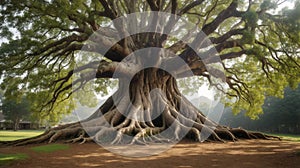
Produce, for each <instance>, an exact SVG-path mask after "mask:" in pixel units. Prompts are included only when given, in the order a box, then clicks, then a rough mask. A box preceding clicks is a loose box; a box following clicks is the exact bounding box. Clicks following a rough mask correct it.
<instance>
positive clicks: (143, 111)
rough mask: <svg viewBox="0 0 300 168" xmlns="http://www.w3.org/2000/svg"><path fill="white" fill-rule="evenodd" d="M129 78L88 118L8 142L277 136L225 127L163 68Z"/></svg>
mask: <svg viewBox="0 0 300 168" xmlns="http://www.w3.org/2000/svg"><path fill="white" fill-rule="evenodd" d="M128 80H129V79H126V78H121V79H119V89H118V90H117V92H116V93H114V94H113V96H112V97H110V98H108V100H107V101H106V102H105V103H104V104H103V105H102V106H101V107H100V108H99V109H98V110H97V111H96V112H94V113H93V114H92V115H91V116H90V117H89V118H87V119H86V120H83V121H80V122H76V123H72V124H67V125H62V126H59V127H56V128H52V129H50V130H49V131H47V132H45V133H44V134H42V135H40V136H38V137H34V138H29V139H25V140H18V141H14V142H12V143H8V144H13V145H25V144H31V143H40V142H48V143H51V142H55V141H59V140H63V141H66V142H82V143H84V142H87V141H92V140H94V141H96V142H99V143H105V144H106V143H109V144H148V143H162V142H176V141H179V140H180V139H182V138H189V139H193V140H195V141H200V142H203V141H221V142H225V141H236V140H238V139H240V138H242V139H252V138H255V139H256V138H261V139H269V138H276V137H273V136H269V135H264V134H262V133H258V132H249V131H246V130H244V129H241V128H229V127H225V126H221V125H219V124H217V123H215V122H213V121H211V120H209V119H208V118H206V117H205V116H204V114H203V113H202V112H201V111H199V110H198V109H197V108H196V107H194V106H193V105H192V104H191V103H190V102H189V101H188V100H187V99H186V98H185V97H184V96H183V95H182V94H181V93H180V91H179V89H178V87H177V83H176V79H175V78H174V77H173V76H172V75H170V74H169V73H167V72H165V71H163V70H160V69H156V68H148V69H144V70H142V71H140V72H138V73H137V74H136V75H135V76H134V77H133V79H132V80H131V81H130V82H129V81H128ZM127 84H128V85H129V86H128V85H127ZM166 131H167V132H166Z"/></svg>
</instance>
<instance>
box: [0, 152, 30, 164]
mask: <svg viewBox="0 0 300 168" xmlns="http://www.w3.org/2000/svg"><path fill="white" fill-rule="evenodd" d="M27 158H29V157H28V155H26V154H24V153H16V154H0V166H1V165H6V164H9V163H11V162H13V161H16V160H24V159H27Z"/></svg>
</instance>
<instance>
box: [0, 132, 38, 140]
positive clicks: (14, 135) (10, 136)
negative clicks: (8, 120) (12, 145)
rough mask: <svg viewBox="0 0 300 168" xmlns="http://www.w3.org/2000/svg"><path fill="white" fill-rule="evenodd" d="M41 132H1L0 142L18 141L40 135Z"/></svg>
mask: <svg viewBox="0 0 300 168" xmlns="http://www.w3.org/2000/svg"><path fill="white" fill-rule="evenodd" d="M43 132H44V131H43V130H19V131H12V130H1V131H0V141H13V140H18V139H24V138H29V137H34V136H37V135H40V134H42V133H43Z"/></svg>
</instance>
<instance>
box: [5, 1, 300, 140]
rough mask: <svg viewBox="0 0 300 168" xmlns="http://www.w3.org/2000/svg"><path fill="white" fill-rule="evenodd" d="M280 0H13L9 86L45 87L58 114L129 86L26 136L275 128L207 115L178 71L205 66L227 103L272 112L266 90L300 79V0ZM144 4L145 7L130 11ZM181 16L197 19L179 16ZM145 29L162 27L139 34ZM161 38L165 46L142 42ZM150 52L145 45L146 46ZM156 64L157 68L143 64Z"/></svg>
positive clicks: (109, 136)
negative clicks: (285, 2)
mask: <svg viewBox="0 0 300 168" xmlns="http://www.w3.org/2000/svg"><path fill="white" fill-rule="evenodd" d="M280 4H281V2H280V1H271V0H264V1H261V0H257V1H252V0H249V1H240V0H226V1H217V0H213V1H205V0H196V1H191V0H166V1H160V0H147V1H139V0H129V1H116V0H91V1H86V0H74V1H73V0H72V1H71V0H70V1H68V0H57V1H33V0H29V1H26V2H19V1H16V0H8V1H5V2H4V1H2V2H1V16H0V17H1V19H0V21H1V25H2V26H1V34H2V36H3V37H5V38H6V39H7V42H5V43H3V44H2V45H1V50H0V53H1V58H0V59H1V63H0V64H1V76H2V78H3V79H4V80H3V87H4V88H6V92H13V91H14V89H15V88H17V87H19V86H20V85H22V86H23V87H26V88H27V91H28V92H31V93H34V94H32V99H33V100H36V101H37V102H36V103H35V104H36V105H37V106H39V107H40V109H41V110H39V111H40V114H42V115H43V116H49V115H51V113H54V111H60V110H56V108H61V109H64V110H63V111H61V112H62V113H65V112H67V111H70V110H71V109H73V108H75V105H76V104H77V103H78V102H81V101H86V100H92V97H93V96H94V100H96V97H95V95H93V93H94V92H87V91H85V90H90V89H93V88H94V89H95V91H98V92H101V93H104V92H106V91H107V86H109V85H112V84H113V82H111V81H110V80H108V78H115V79H117V80H118V88H119V89H118V90H117V91H116V92H115V93H114V94H113V96H111V97H110V98H108V99H107V101H106V102H105V103H104V104H103V105H102V106H101V107H100V108H99V109H98V110H96V112H94V113H93V114H92V115H91V116H90V117H89V118H87V119H85V120H83V121H81V123H79V122H76V123H72V124H68V125H64V126H60V127H58V128H53V129H52V130H50V131H48V132H46V133H45V134H43V135H41V136H39V137H37V138H34V139H29V140H27V141H22V142H18V143H19V144H26V143H34V142H41V141H48V142H54V141H56V140H59V139H69V140H71V141H84V142H85V141H87V140H96V141H100V142H103V143H108V142H110V143H112V144H119V143H148V142H152V141H155V142H156V141H158V142H160V141H176V140H178V139H180V137H190V138H192V139H194V140H196V141H204V140H206V136H207V137H208V140H213V141H214V140H215V141H224V140H232V141H234V140H236V139H238V138H268V137H269V136H267V135H263V134H260V133H257V132H247V131H246V130H243V129H240V128H229V127H225V126H221V125H219V124H217V123H215V122H213V121H211V120H210V119H208V118H206V117H205V116H204V114H203V113H202V112H201V111H199V110H198V109H197V108H195V107H194V106H193V105H192V104H191V103H189V101H188V100H187V99H186V98H185V97H184V96H183V95H182V94H181V93H180V91H179V89H178V86H177V79H178V78H185V77H189V76H198V78H197V79H198V80H199V81H208V82H209V83H210V85H211V87H213V88H216V89H218V90H220V91H221V92H224V93H226V94H227V95H228V96H229V97H232V99H231V100H229V99H226V100H229V101H227V103H226V104H227V105H229V106H232V107H233V109H234V111H235V112H237V111H240V110H242V109H245V110H247V114H248V115H249V116H250V117H252V118H255V117H256V116H257V115H258V114H260V113H262V110H261V106H262V104H263V102H264V98H265V96H268V95H275V96H280V95H282V94H283V88H284V87H285V86H287V85H290V86H292V87H295V86H297V85H298V83H299V80H300V78H299V75H300V74H299V72H300V71H299V52H300V51H299V48H300V47H299V46H300V42H299V39H300V38H299V36H300V33H299V30H300V25H299V23H300V14H299V12H300V3H299V1H295V2H294V7H293V8H292V9H290V8H284V9H283V10H282V11H279V10H277V8H278V6H279V5H280ZM145 11H146V12H145ZM147 11H152V13H149V12H148V13H147ZM134 12H145V14H137V15H127V14H131V13H134ZM159 12H166V13H168V14H169V15H167V14H166V13H159ZM171 14H173V15H171ZM121 16H124V17H121ZM129 16H132V17H129ZM118 18H121V19H118ZM126 18H128V19H127V20H126ZM180 19H184V20H185V21H186V22H181V23H182V24H181V25H178V24H177V23H178V22H179V20H180ZM112 20H113V21H112ZM188 22H189V23H194V25H196V26H194V25H189V24H188ZM128 23H129V24H128ZM185 23H186V24H185ZM137 25H142V26H141V27H138V26H137ZM183 27H188V29H186V28H184V29H183ZM139 28H141V29H143V28H145V29H146V30H148V29H151V31H148V32H147V31H146V32H145V31H144V32H139V33H135V34H131V33H130V31H131V30H135V29H139ZM147 28H148V29H147ZM152 29H154V30H155V32H154V31H153V30H152ZM195 29H200V30H201V31H200V32H198V31H195ZM129 30H130V31H129ZM170 34H171V35H173V36H171V35H170ZM176 35H178V36H181V37H183V38H182V39H180V40H179V39H178V38H174V36H175V37H177V36H176ZM151 47H152V48H156V49H153V50H143V49H148V48H151ZM157 48H163V49H164V50H163V51H165V50H167V51H168V52H162V50H158V49H157ZM139 51H145V52H142V53H139V54H135V53H137V52H139ZM135 55H139V56H135ZM199 55H200V56H199ZM85 56H87V57H85ZM97 57H98V59H96V58H97ZM99 57H101V59H99ZM94 59H95V60H94ZM145 64H148V65H150V66H148V68H143V69H140V67H143V65H145ZM174 65H175V67H174ZM164 68H166V69H168V68H169V69H168V71H166V70H165V69H164ZM16 77H18V80H15V78H16ZM128 78H132V80H128ZM13 79H14V82H10V81H12V80H13ZM200 83H201V82H200ZM220 83H225V84H226V85H225V86H223V85H220ZM79 90H83V91H82V92H80V93H79ZM151 91H153V92H151ZM78 93H79V94H78ZM153 93H154V94H153ZM76 94H77V95H76ZM72 98H76V99H73V100H74V102H73V103H69V104H68V105H64V104H62V103H61V102H64V101H65V100H67V99H72ZM86 103H93V101H88V102H86ZM62 107H66V108H62ZM162 107H163V108H162ZM160 110H162V112H161V113H159V114H157V112H158V111H160ZM168 129H169V130H171V131H169V132H168V133H167V134H162V133H163V132H164V131H165V130H168ZM185 134H187V135H185ZM88 135H89V136H88ZM130 137H131V138H130ZM72 138H74V139H72Z"/></svg>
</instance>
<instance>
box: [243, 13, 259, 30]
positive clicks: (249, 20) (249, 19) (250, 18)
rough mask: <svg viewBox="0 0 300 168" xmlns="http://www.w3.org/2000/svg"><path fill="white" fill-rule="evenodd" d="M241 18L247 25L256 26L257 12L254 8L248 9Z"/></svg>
mask: <svg viewBox="0 0 300 168" xmlns="http://www.w3.org/2000/svg"><path fill="white" fill-rule="evenodd" d="M243 19H244V20H245V22H246V24H247V25H248V26H249V27H256V26H257V21H258V14H257V13H256V11H255V10H252V9H251V10H249V11H248V12H246V13H245V14H244V15H243Z"/></svg>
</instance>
